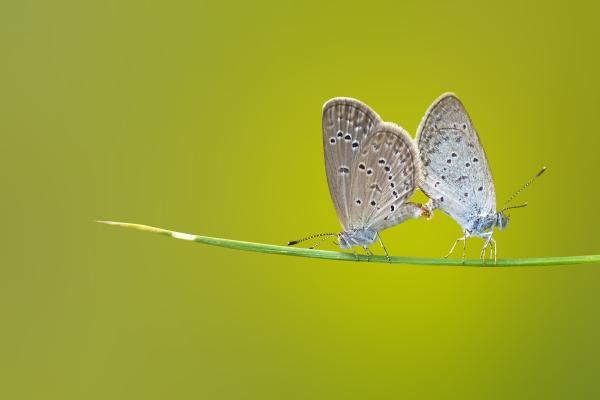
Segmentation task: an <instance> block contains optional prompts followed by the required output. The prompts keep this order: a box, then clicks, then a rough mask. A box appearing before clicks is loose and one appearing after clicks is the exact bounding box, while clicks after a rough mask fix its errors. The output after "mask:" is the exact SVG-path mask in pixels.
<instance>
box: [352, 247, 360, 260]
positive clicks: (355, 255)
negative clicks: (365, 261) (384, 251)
mask: <svg viewBox="0 0 600 400" xmlns="http://www.w3.org/2000/svg"><path fill="white" fill-rule="evenodd" d="M352 253H353V254H354V257H356V261H357V262H359V261H360V257H359V256H358V254H357V253H356V250H354V247H353V248H352Z"/></svg>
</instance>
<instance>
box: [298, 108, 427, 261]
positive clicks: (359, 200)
mask: <svg viewBox="0 0 600 400" xmlns="http://www.w3.org/2000/svg"><path fill="white" fill-rule="evenodd" d="M323 148H324V153H325V172H326V175H327V183H328V185H329V193H330V195H331V200H332V201H333V206H334V208H335V211H336V213H337V217H338V219H339V221H340V224H341V225H342V228H343V230H342V232H340V233H321V234H317V235H312V236H309V237H306V238H304V239H300V240H295V241H291V242H289V243H288V245H294V244H298V243H300V242H303V241H305V240H310V239H313V238H317V237H324V239H323V240H325V239H327V238H328V237H334V236H335V237H336V238H337V244H338V245H339V247H340V248H342V249H353V248H354V247H362V248H363V249H364V250H365V252H366V253H367V254H368V255H369V256H370V255H371V252H370V251H369V246H370V245H371V244H373V243H374V242H375V241H376V240H379V242H380V244H381V246H382V248H383V249H384V251H385V254H386V256H387V257H388V260H389V256H388V253H387V250H386V249H385V246H384V245H383V242H382V241H381V238H380V236H379V232H381V231H383V230H384V229H387V228H390V227H392V226H395V225H398V224H400V223H402V222H404V221H406V220H408V219H411V218H418V217H420V216H422V215H426V216H428V215H429V214H428V211H427V210H426V209H425V208H423V207H422V206H421V205H420V204H415V203H410V202H407V200H408V199H409V198H410V197H411V196H412V194H413V193H414V191H415V189H416V187H417V182H418V180H419V179H420V176H421V166H420V162H419V156H418V152H417V148H416V146H415V144H414V142H413V140H412V139H411V137H410V136H409V135H408V133H406V131H405V130H404V129H402V128H401V127H399V126H397V125H395V124H393V123H390V122H384V121H383V120H382V119H381V118H380V117H379V115H377V113H375V111H373V110H372V109H371V108H370V107H369V106H367V105H366V104H364V103H362V102H360V101H358V100H355V99H351V98H346V97H336V98H333V99H331V100H329V101H327V102H326V103H325V105H324V106H323ZM320 243H321V242H319V244H320ZM317 245H318V244H317ZM314 247H316V245H315V246H313V247H311V248H314ZM353 251H354V250H353ZM355 254H356V253H355Z"/></svg>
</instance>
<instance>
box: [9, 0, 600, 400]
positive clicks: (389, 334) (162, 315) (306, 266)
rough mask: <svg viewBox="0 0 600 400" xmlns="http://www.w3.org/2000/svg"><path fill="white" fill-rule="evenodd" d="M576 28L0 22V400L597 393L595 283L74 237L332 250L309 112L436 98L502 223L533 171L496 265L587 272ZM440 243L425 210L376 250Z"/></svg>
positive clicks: (500, 19)
mask: <svg viewBox="0 0 600 400" xmlns="http://www.w3.org/2000/svg"><path fill="white" fill-rule="evenodd" d="M599 11H600V9H599V7H598V6H597V5H596V4H594V3H593V2H591V1H590V2H587V3H586V2H582V1H577V0H575V1H569V2H562V3H559V2H545V3H539V2H528V1H507V2H501V3H484V2H474V1H473V2H467V1H453V2H421V1H411V2H398V1H389V2H379V1H371V2H366V3H365V2H349V1H344V2H339V1H336V2H302V3H299V2H291V1H259V2H240V3H226V2H204V1H200V2H188V3H185V2H180V1H171V2H162V3H160V2H148V1H127V2H123V1H87V2H80V1H64V0H57V1H48V2H43V1H24V0H21V1H5V2H3V3H2V5H0V32H1V35H0V45H1V47H0V48H1V49H2V62H1V63H0V72H1V74H0V76H1V78H0V79H1V86H0V87H1V95H0V132H2V150H3V151H2V157H1V161H0V162H1V163H2V165H1V168H0V176H1V178H2V196H1V200H0V205H1V207H2V210H3V217H2V222H3V229H2V243H3V246H2V252H1V258H0V259H1V260H2V262H1V267H0V315H1V316H2V318H1V325H0V397H2V398H5V399H138V398H140V399H162V398H175V399H188V398H189V399H192V398H194V399H198V398H200V399H203V398H204V399H270V398H273V399H317V398H324V399H330V398H344V399H351V398H357V399H358V398H438V399H439V398H462V399H464V398H504V399H505V398H528V399H531V398H544V399H547V398H598V396H599V395H600V385H599V383H598V368H597V366H598V359H599V356H600V340H599V339H598V337H599V335H600V318H599V315H598V308H599V306H600V296H599V294H598V289H599V288H600V268H598V267H599V266H594V265H589V266H569V267H550V268H514V269H500V268H485V269H477V268H449V267H443V268H442V267H415V266H398V265H394V266H392V265H385V264H366V263H360V264H358V263H356V264H355V263H341V262H330V261H318V260H311V259H297V258H288V257H278V256H270V255H264V254H255V253H244V252H235V251H231V250H226V249H220V248H212V247H207V246H202V245H198V244H192V243H187V242H183V241H176V240H168V239H165V238H164V237H160V236H156V235H150V234H144V233H140V232H134V231H126V230H120V229H116V228H111V227H108V226H102V225H99V224H96V223H94V220H97V219H112V220H121V221H128V222H138V223H144V224H149V225H155V226H161V227H165V228H172V229H176V230H179V231H183V232H190V233H198V234H203V235H209V236H218V237H226V238H232V239H241V240H250V241H258V242H266V243H285V242H286V241H287V240H290V239H295V238H298V237H301V236H304V235H306V234H310V233H316V232H326V231H331V230H337V229H339V223H338V221H337V219H336V216H335V212H334V210H333V207H332V204H331V200H330V198H329V192H328V189H327V185H326V180H325V173H324V166H323V154H322V148H321V136H320V135H321V106H322V104H323V102H325V101H326V100H327V99H328V98H330V97H334V96H352V97H355V98H358V99H361V100H363V101H364V102H366V103H367V104H369V105H370V106H372V107H373V108H374V109H375V110H377V112H378V113H379V114H380V115H381V116H382V117H383V118H384V119H386V120H391V121H395V122H397V123H399V124H400V125H402V126H404V127H405V128H406V129H407V130H408V131H409V132H411V134H413V135H414V133H415V130H416V127H417V125H418V123H419V121H420V119H421V117H422V115H423V113H424V112H425V109H426V108H427V107H428V106H429V104H430V103H431V102H432V101H433V100H434V99H435V98H436V97H437V96H438V95H439V94H441V93H442V92H444V91H454V92H456V93H457V94H458V95H459V96H460V97H461V98H462V100H463V101H464V103H465V105H466V106H467V108H468V110H469V112H470V113H471V116H472V118H473V120H474V123H475V125H476V127H477V128H478V130H479V133H480V136H481V138H482V141H483V144H484V145H485V148H486V151H487V154H488V157H489V159H490V160H489V161H490V164H491V166H492V169H493V174H494V178H495V181H496V191H497V194H498V200H499V202H502V201H503V200H505V199H506V198H507V197H508V196H509V195H510V194H511V193H512V192H513V191H514V190H516V189H517V188H518V187H519V186H520V185H521V184H523V183H524V182H525V181H526V180H527V179H528V178H529V177H530V176H532V174H534V173H535V172H536V171H537V170H538V168H539V167H540V166H542V165H547V166H548V172H547V173H546V174H545V175H544V177H543V178H542V179H540V181H539V182H537V183H536V184H535V185H534V186H533V187H531V188H530V190H528V191H527V192H526V193H525V194H523V195H522V196H520V200H527V201H529V204H530V207H528V208H527V209H524V210H515V211H514V212H513V213H512V216H513V218H512V221H511V224H510V226H509V227H508V229H507V230H506V231H503V232H499V233H498V234H497V235H496V239H497V240H498V249H499V255H500V257H521V256H551V255H578V254H595V253H598V252H600V246H599V244H598V234H597V233H596V232H595V230H596V229H597V227H598V225H599V223H600V217H599V216H598V212H597V207H596V203H597V201H598V198H599V189H598V187H597V183H598V175H597V174H598V146H599V145H600V139H599V137H598V134H597V132H596V130H597V127H596V120H597V119H596V117H597V113H598V108H599V106H600V97H599V96H600V95H599V93H600V75H599V74H598V71H599V69H600V56H599V52H598V41H599V39H600V26H599V25H598V12H599ZM459 235H460V229H459V227H458V225H456V223H454V221H452V220H451V219H450V218H448V217H446V216H444V215H442V214H437V215H436V217H435V218H434V219H433V220H431V221H426V220H418V221H410V222H407V223H405V224H403V225H400V226H398V227H396V228H393V229H390V230H389V231H385V232H384V233H383V235H382V236H383V239H384V240H385V241H386V245H387V247H388V249H390V251H391V252H392V253H393V254H397V255H415V256H442V255H443V254H445V252H446V251H447V250H448V248H449V247H450V245H451V244H452V242H453V240H454V239H456V238H457V237H458V236H459ZM469 243H470V249H471V250H472V252H471V253H470V254H471V255H476V254H477V252H478V250H479V248H480V246H481V241H479V240H478V239H473V240H471V241H470V242H469ZM374 251H376V252H380V250H379V249H378V248H377V247H374Z"/></svg>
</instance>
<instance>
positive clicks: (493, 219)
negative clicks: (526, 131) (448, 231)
mask: <svg viewBox="0 0 600 400" xmlns="http://www.w3.org/2000/svg"><path fill="white" fill-rule="evenodd" d="M416 141H417V145H418V148H419V155H420V159H421V162H422V166H423V180H422V182H421V184H420V188H421V190H422V191H423V192H424V193H425V194H426V195H427V196H428V197H429V199H430V200H429V202H428V203H427V204H426V205H425V208H427V209H428V210H429V211H431V212H433V210H434V209H436V208H439V209H440V210H442V211H443V212H444V213H446V214H448V215H450V216H451V217H452V218H453V219H454V220H455V221H456V222H458V224H459V225H460V226H461V227H462V229H463V236H462V237H461V238H459V239H457V240H456V241H455V242H454V245H453V246H452V248H451V249H450V252H449V253H448V254H447V255H446V257H448V256H450V254H452V252H453V251H454V248H455V247H456V245H457V243H458V242H459V241H462V242H463V256H462V258H463V260H464V258H465V252H466V239H467V238H468V237H470V236H476V237H481V238H483V239H484V240H485V244H484V245H483V249H482V250H481V258H482V259H485V257H484V256H485V252H486V249H487V248H488V246H489V245H490V243H491V247H490V255H491V253H492V252H493V256H494V261H496V241H495V240H494V239H493V238H492V234H493V230H494V227H498V229H504V228H505V227H506V225H507V224H508V220H509V216H508V215H507V214H505V213H504V212H505V211H506V210H508V209H511V208H519V207H524V206H526V205H527V203H524V204H521V205H518V206H512V207H507V206H506V205H507V204H508V203H509V202H510V201H512V199H513V198H514V197H515V196H516V195H517V194H519V193H520V192H521V191H522V190H523V189H525V188H526V187H527V186H529V184H531V182H533V180H534V179H535V178H537V177H538V176H540V175H541V174H542V173H543V172H544V171H545V167H544V168H542V170H541V171H540V172H538V173H537V175H536V176H535V177H534V178H533V179H531V180H530V181H529V182H527V184H525V186H523V187H522V188H521V189H519V190H518V191H517V192H516V193H515V194H513V195H512V196H511V197H510V199H509V200H508V201H507V202H506V205H505V207H503V208H502V209H501V210H500V211H496V191H495V189H494V181H493V179H492V173H491V171H490V168H489V165H488V161H487V158H486V156H485V151H484V150H483V147H482V145H481V141H480V140H479V136H478V134H477V131H476V130H475V128H474V127H473V124H472V122H471V119H470V118H469V115H468V114H467V111H466V110H465V108H464V106H463V104H462V103H461V101H460V100H459V99H458V98H457V97H456V95H454V94H452V93H445V94H443V95H442V96H440V97H439V98H437V99H436V100H435V101H434V102H433V104H432V105H431V106H430V107H429V109H428V110H427V112H426V113H425V116H424V117H423V120H422V121H421V124H420V125H419V128H418V130H417V138H416Z"/></svg>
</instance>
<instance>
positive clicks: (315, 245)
mask: <svg viewBox="0 0 600 400" xmlns="http://www.w3.org/2000/svg"><path fill="white" fill-rule="evenodd" d="M327 239H329V236H325V237H324V238H323V239H321V240H319V241H318V242H317V243H315V244H313V245H312V246H310V247H309V249H316V248H317V247H319V246H320V245H321V244H322V243H323V242H324V241H326V240H327ZM334 243H335V242H334Z"/></svg>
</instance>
